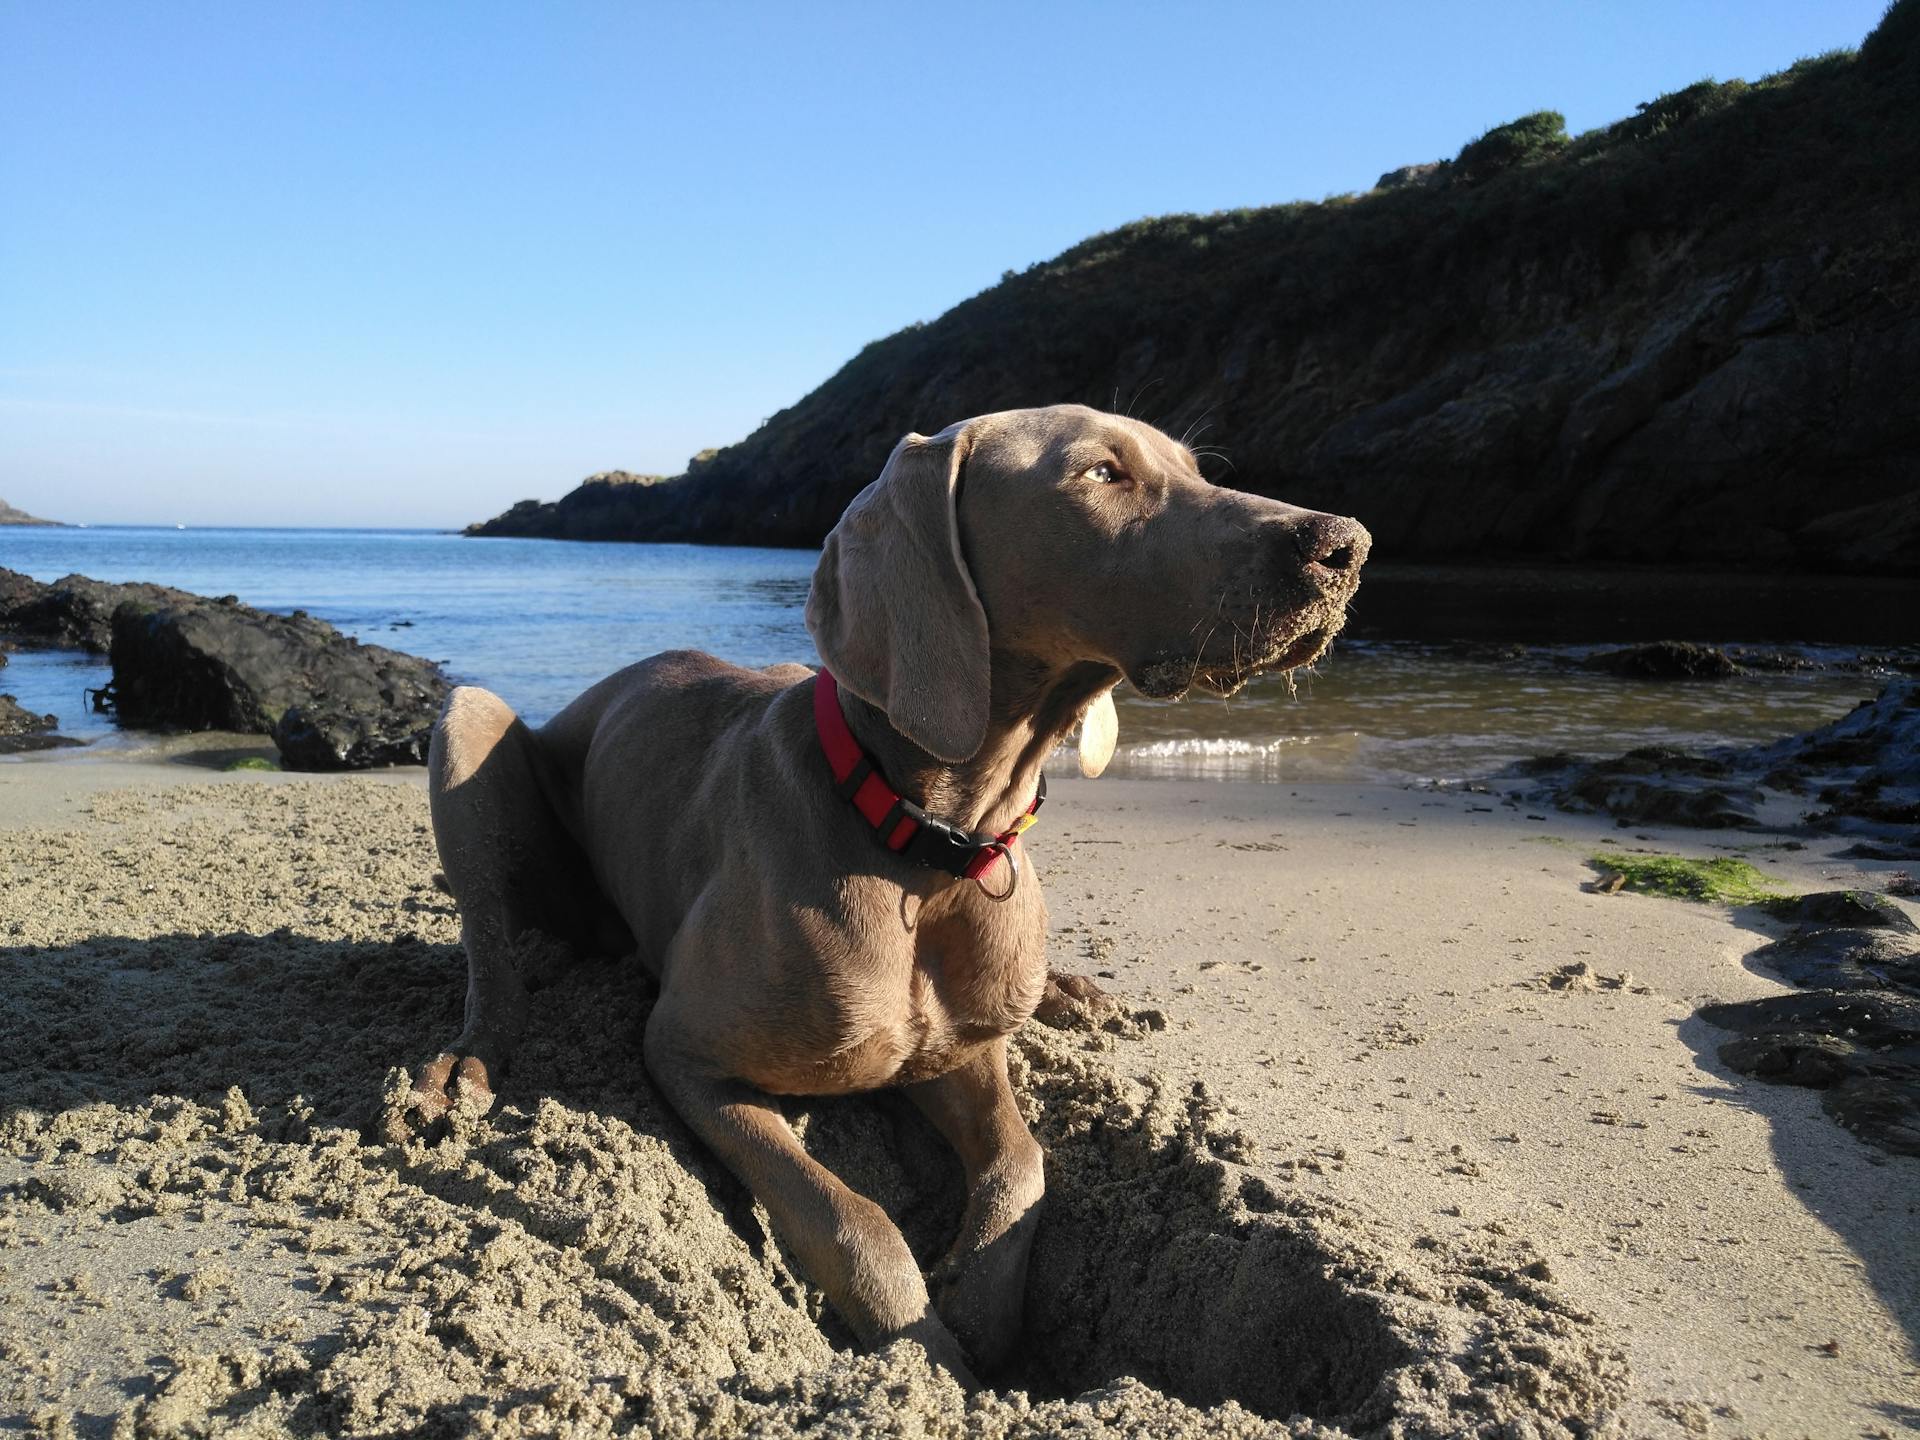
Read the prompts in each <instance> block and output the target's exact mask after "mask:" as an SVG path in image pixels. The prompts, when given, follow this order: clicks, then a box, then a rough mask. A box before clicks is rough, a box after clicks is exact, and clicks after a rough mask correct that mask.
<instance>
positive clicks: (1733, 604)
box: [0, 527, 1914, 781]
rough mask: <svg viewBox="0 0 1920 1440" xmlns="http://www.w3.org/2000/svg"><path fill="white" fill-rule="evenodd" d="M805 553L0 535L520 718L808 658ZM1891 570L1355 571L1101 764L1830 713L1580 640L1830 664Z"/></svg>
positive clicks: (1876, 633)
mask: <svg viewBox="0 0 1920 1440" xmlns="http://www.w3.org/2000/svg"><path fill="white" fill-rule="evenodd" d="M814 558H815V557H814V554H813V553H812V552H809V551H797V550H754V549H740V548H717V547H701V546H689V545H616V544H579V543H570V542H563V541H549V540H505V539H501V540H491V539H490V540H472V539H467V538H465V537H462V536H457V535H450V534H443V533H437V532H427V531H390V530H164V529H141V528H114V527H108V528H93V529H84V530H82V529H49V530H40V529H0V565H4V566H6V567H8V568H10V569H14V570H19V571H22V572H24V573H26V574H28V575H31V576H33V577H34V578H35V579H39V580H52V579H57V578H58V577H60V576H62V575H65V574H69V573H72V572H75V571H77V572H79V573H81V574H85V575H91V576H93V577H94V578H96V579H100V580H152V581H158V582H160V583H162V584H167V585H175V586H179V587H181V588H182V589H187V590H194V591H198V592H200V593H202V594H207V595H224V594H232V595H237V596H239V598H240V599H241V600H243V601H245V602H246V603H248V604H250V605H255V606H259V607H261V608H262V609H267V610H279V611H287V610H293V609H296V608H298V609H305V610H307V611H309V612H311V613H312V614H314V615H317V616H319V617H321V618H322V619H325V620H328V621H331V622H332V623H333V624H335V625H337V626H339V627H340V628H341V629H342V630H344V631H346V632H348V633H349V634H352V635H355V636H358V637H359V638H360V639H362V640H366V641H370V642H373V643H376V644H383V645H390V646H392V647H394V648H396V649H400V650H407V651H411V652H413V653H415V654H419V655H426V656H429V657H432V658H433V659H436V660H440V661H443V662H444V663H445V664H446V666H447V669H448V670H449V672H450V673H451V674H453V675H454V676H456V677H457V678H459V679H461V680H467V681H473V682H476V683H478V684H482V685H485V686H487V687H488V688H490V689H492V690H495V691H497V692H498V693H499V694H500V695H502V696H503V697H505V698H506V699H507V700H508V702H509V703H511V704H512V705H513V706H514V707H515V709H517V710H518V711H519V712H520V713H521V714H522V715H524V716H525V717H526V718H527V719H528V720H529V721H531V722H534V723H538V722H539V721H541V720H544V719H546V718H547V717H548V716H550V715H552V714H553V713H554V712H555V711H556V710H558V709H559V708H560V707H561V706H562V705H564V704H565V703H566V702H567V701H568V700H570V699H571V698H572V697H573V696H574V695H576V694H577V693H579V691H580V690H581V689H583V688H584V687H585V686H587V685H589V684H591V683H592V682H593V681H595V680H597V679H599V678H600V677H601V676H603V675H605V674H607V673H609V672H610V671H612V670H615V669H617V668H619V667H620V666H621V665H624V664H626V663H628V662H629V661H632V660H635V659H639V658H641V657H643V656H646V655H650V654H652V653H654V652H655V651H658V650H664V649H671V648H675V647H693V648H698V649H703V650H708V651H711V652H713V653H714V654H717V655H721V656H724V657H725V658H727V659H730V660H734V661H737V662H739V663H741V664H744V665H766V664H771V663H773V662H775V661H780V660H800V661H806V662H812V661H813V660H814V658H815V657H814V653H813V646H812V642H811V641H810V640H809V639H808V637H807V633H806V627H805V625H804V623H803V621H802V616H801V610H802V607H803V605H804V603H805V601H806V594H807V582H808V579H809V577H810V575H811V573H812V570H813V564H814ZM1911 611H1912V586H1911V584H1910V582H1903V581H1886V582H1871V581H1845V580H1835V579H1817V580H1808V579H1805V578H1792V577H1780V578H1768V577H1728V576H1718V575H1713V576H1700V575H1684V574H1680V575H1675V574H1668V573H1658V574H1647V573H1634V572H1613V571H1567V570H1557V569H1546V568H1540V569H1527V568H1501V569H1484V570H1471V569H1458V568H1445V569H1442V568H1437V567H1433V568H1429V567H1394V566H1392V565H1390V564H1376V565H1370V566H1369V567H1368V571H1367V579H1366V582H1365V584H1364V585H1363V586H1362V589H1361V594H1360V598H1359V600H1358V602H1357V604H1356V607H1355V612H1354V616H1353V620H1352V623H1351V625H1350V627H1349V632H1348V636H1347V637H1346V638H1343V640H1342V641H1341V642H1340V644H1339V646H1338V647H1337V648H1336V650H1335V652H1334V654H1333V655H1332V656H1331V657H1330V658H1329V659H1327V660H1325V661H1323V662H1322V663H1321V665H1320V667H1319V670H1318V673H1317V674H1315V675H1312V676H1306V677H1302V678H1301V679H1300V680H1299V683H1298V685H1297V687H1296V691H1295V693H1289V690H1288V687H1287V685H1286V684H1285V683H1284V681H1282V680H1280V679H1277V678H1269V679H1267V680H1264V681H1260V682H1256V684H1254V685H1252V686H1250V687H1249V688H1248V689H1247V691H1245V692H1243V693H1242V694H1241V695H1240V696H1238V697H1236V698H1235V699H1233V700H1232V701H1220V700H1189V701H1186V702H1184V703H1182V704H1178V705H1166V704H1156V703H1153V702H1149V701H1144V700H1141V699H1139V698H1138V697H1134V696H1130V695H1126V694H1125V692H1124V690H1123V698H1122V703H1121V707H1120V708H1121V715H1120V739H1121V751H1120V754H1119V756H1118V757H1117V758H1116V761H1115V769H1116V771H1118V772H1122V773H1132V774H1136V775H1174V776H1192V775H1212V776H1222V777H1226V776H1234V777H1246V778H1259V779H1267V780H1275V781H1301V780H1343V779H1387V780H1425V779H1433V778H1443V779H1470V778H1475V777H1478V776H1483V775H1488V774H1491V773H1493V772H1494V771H1496V770H1498V769H1499V768H1501V767H1502V766H1504V765H1506V764H1509V763H1511V762H1512V761H1513V760H1516V759H1518V758H1520V757H1522V756H1525V755H1529V754H1535V753H1538V752H1540V751H1543V750H1576V751H1587V752H1592V753H1607V752H1617V751H1619V750H1622V749H1625V748H1627V747H1629V746H1632V745H1636V744H1647V743H1654V742H1659V743H1671V744H1680V745H1702V744H1710V743H1717V742H1720V741H1729V740H1741V741H1746V740H1765V739H1772V738H1775V737H1777V736H1780V735H1785V734H1788V733H1791V732H1793V731H1795V730H1802V729H1806V728H1808V727H1810V726H1812V725H1815V724H1819V723H1821V722H1822V721H1825V720H1828V719H1832V718H1834V717H1836V716H1838V715H1841V714H1843V713H1845V711H1846V710H1847V709H1848V708H1850V707H1851V706H1852V705H1853V704H1854V703H1855V702H1856V701H1858V700H1860V699H1862V698H1864V697H1866V696H1868V695H1870V694H1872V693H1874V691H1875V690H1876V689H1877V688H1878V679H1877V677H1876V676H1875V675H1873V674H1872V673H1861V672H1858V671H1844V670H1835V669H1826V670H1819V671H1812V672H1808V673H1796V674H1759V675H1751V676H1745V677H1741V678H1738V679H1733V680H1726V681H1709V682H1693V683H1684V684H1670V683H1669V684H1658V683H1650V682H1632V681H1623V680H1617V679H1613V678H1610V677H1606V676H1601V675H1596V674H1594V673H1592V672H1588V671H1583V670H1580V669H1578V668H1575V666H1574V664H1573V662H1574V661H1577V659H1578V658H1579V657H1580V656H1581V655H1583V654H1585V653H1589V652H1591V651H1592V650H1594V649H1597V648H1604V647H1605V646H1607V645H1611V644H1621V643H1628V642H1632V641H1638V640H1649V639H1659V638H1679V639H1693V640H1703V641H1712V642H1719V643H1725V644H1745V645H1758V646H1767V647H1770V648H1777V647H1783V646H1784V647H1788V648H1790V649H1792V650H1793V651H1795V652H1796V653H1801V654H1805V655H1808V656H1810V657H1813V658H1818V659H1825V660H1834V659H1838V658H1841V657H1842V656H1843V655H1851V654H1852V653H1853V652H1854V651H1857V650H1858V649H1860V648H1862V647H1868V648H1871V647H1876V646H1878V647H1887V646H1894V645H1899V644H1902V643H1911V641H1912V640H1913V638H1914V637H1913V635H1912V633H1911V631H1912V627H1911V625H1910V624H1909V623H1908V622H1907V619H1906V618H1905V617H1908V616H1910V614H1911ZM107 677H108V671H107V666H106V664H105V661H104V660H103V659H101V658H99V657H91V656H78V655H72V654H48V653H43V654H34V653H31V652H22V653H16V654H15V655H14V656H13V657H12V661H11V664H9V665H8V666H7V667H6V668H5V669H3V670H0V690H6V691H9V692H11V693H13V694H15V695H16V696H17V697H18V698H19V700H20V702H21V703H22V704H24V705H27V706H28V707H30V708H32V709H34V710H40V711H52V712H54V713H55V714H57V715H58V716H59V717H60V720H61V726H62V729H63V731H64V732H65V733H67V734H70V735H75V736H80V737H84V738H88V739H90V740H94V741H96V742H99V743H126V740H127V737H117V739H116V737H115V734H114V731H113V728H112V725H111V722H110V721H108V720H106V719H104V718H102V717H99V716H95V715H93V714H92V713H91V712H90V710H89V708H88V706H87V704H86V699H85V692H86V691H87V690H88V689H89V688H91V687H98V686H100V685H103V684H105V683H106V680H107Z"/></svg>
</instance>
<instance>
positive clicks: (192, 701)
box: [110, 592, 448, 770]
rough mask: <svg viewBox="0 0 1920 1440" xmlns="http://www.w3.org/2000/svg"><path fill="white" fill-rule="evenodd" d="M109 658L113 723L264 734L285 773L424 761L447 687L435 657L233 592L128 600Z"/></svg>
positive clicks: (116, 618) (118, 613) (117, 616)
mask: <svg viewBox="0 0 1920 1440" xmlns="http://www.w3.org/2000/svg"><path fill="white" fill-rule="evenodd" d="M175 595H176V596H179V592H175ZM111 654H112V658H113V685H112V687H111V690H110V699H111V703H112V704H113V706H114V709H115V712H116V714H117V716H118V718H119V719H120V721H121V723H122V724H127V725H137V726H143V727H179V728H182V729H189V730H238V731H244V732H248V733H253V734H264V735H271V736H272V737H273V743H274V744H275V745H276V746H277V747H279V750H280V757H281V760H282V762H283V763H284V764H285V765H286V767H287V768H288V769H290V770H355V769H364V768H366V767H368V766H372V765H406V764H413V765H417V764H421V763H423V762H424V761H425V760H426V754H427V739H428V735H429V732H430V731H431V730H432V727H433V721H434V717H435V716H436V715H437V714H438V713H439V710H440V703H441V701H442V700H444V699H445V698H446V694H447V690H448V685H447V681H446V677H445V676H443V675H442V674H441V673H440V667H439V666H437V665H435V664H434V663H433V662H432V661H429V660H422V659H419V658H418V657H417V656H413V655H404V654H401V653H400V652H399V651H397V650H388V649H385V648H383V647H382V646H379V645H363V644H361V643H360V642H359V641H358V640H353V639H350V638H349V637H347V636H345V635H342V634H341V633H340V632H339V631H338V630H335V629H334V628H333V626H331V625H329V624H327V623H326V622H325V621H323V620H316V619H314V618H313V617H312V616H310V615H308V614H306V613H305V612H304V611H299V610H296V611H295V612H294V613H293V614H292V615H272V614H268V613H266V612H264V611H260V610H255V609H253V608H251V607H250V606H246V605H242V604H240V603H239V602H238V601H236V600H234V599H233V598H232V597H231V596H227V597H225V598H223V599H219V600H207V599H203V598H201V597H199V596H192V595H189V596H184V597H181V598H173V599H164V600H152V599H132V600H128V601H125V602H123V603H122V604H121V605H119V606H118V607H117V608H116V609H115V610H114V612H113V643H112V650H111Z"/></svg>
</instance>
